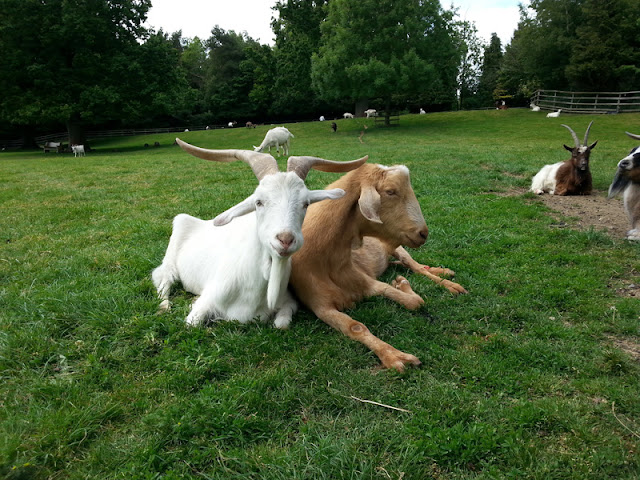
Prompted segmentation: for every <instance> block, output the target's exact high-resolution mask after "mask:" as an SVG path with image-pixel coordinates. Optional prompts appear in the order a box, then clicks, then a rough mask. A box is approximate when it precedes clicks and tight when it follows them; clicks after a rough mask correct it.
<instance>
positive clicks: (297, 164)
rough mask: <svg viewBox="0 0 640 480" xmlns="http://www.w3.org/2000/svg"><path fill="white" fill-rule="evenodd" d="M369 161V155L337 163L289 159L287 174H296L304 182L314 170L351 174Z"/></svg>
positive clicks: (322, 159)
mask: <svg viewBox="0 0 640 480" xmlns="http://www.w3.org/2000/svg"><path fill="white" fill-rule="evenodd" d="M368 159H369V155H366V156H364V157H362V158H359V159H358V160H352V161H351V162H336V161H333V160H325V159H324V158H319V157H289V160H288V161H287V172H294V173H295V174H296V175H298V176H299V177H300V178H301V179H302V180H304V179H306V178H307V174H308V173H309V170H311V169H312V168H313V169H314V170H320V171H321V172H349V171H351V170H355V169H356V168H358V167H359V166H361V165H363V164H364V163H365V162H366V161H367V160H368Z"/></svg>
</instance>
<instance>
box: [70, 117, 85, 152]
mask: <svg viewBox="0 0 640 480" xmlns="http://www.w3.org/2000/svg"><path fill="white" fill-rule="evenodd" d="M67 132H68V133H69V146H71V145H84V149H85V150H89V146H88V145H87V132H86V131H85V128H84V125H83V124H82V123H81V122H79V121H75V120H73V119H70V120H69V121H68V122H67Z"/></svg>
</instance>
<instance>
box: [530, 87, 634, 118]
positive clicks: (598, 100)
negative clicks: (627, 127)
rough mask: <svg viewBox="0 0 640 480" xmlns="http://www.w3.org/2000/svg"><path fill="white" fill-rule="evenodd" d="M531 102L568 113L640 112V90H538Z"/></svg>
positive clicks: (544, 107) (544, 108) (547, 108)
mask: <svg viewBox="0 0 640 480" xmlns="http://www.w3.org/2000/svg"><path fill="white" fill-rule="evenodd" d="M531 102H532V103H534V104H536V105H538V106H539V107H540V108H541V109H542V110H560V109H561V110H562V111H563V112H567V113H630V112H640V91H636V92H565V91H562V90H538V91H537V92H536V93H535V94H534V95H533V97H531Z"/></svg>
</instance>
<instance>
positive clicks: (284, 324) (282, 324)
mask: <svg viewBox="0 0 640 480" xmlns="http://www.w3.org/2000/svg"><path fill="white" fill-rule="evenodd" d="M289 325H291V318H276V319H275V320H274V322H273V326H274V327H276V328H279V329H280V330H286V329H287V328H289Z"/></svg>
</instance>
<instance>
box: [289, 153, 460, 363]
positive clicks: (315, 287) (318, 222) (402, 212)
mask: <svg viewBox="0 0 640 480" xmlns="http://www.w3.org/2000/svg"><path fill="white" fill-rule="evenodd" d="M327 188H342V189H343V190H345V191H346V195H345V196H344V197H343V198H342V199H340V200H336V201H334V202H332V203H331V204H329V203H328V202H324V203H326V204H324V205H323V202H321V203H318V204H315V205H311V206H310V207H309V209H308V212H307V216H306V219H305V222H304V224H303V227H302V231H303V235H304V238H305V244H304V246H303V247H302V248H301V249H300V250H299V251H298V252H297V253H296V254H295V255H294V256H293V257H292V261H293V264H292V272H291V278H290V285H291V286H292V287H293V289H294V291H295V293H296V294H297V296H298V298H299V300H300V301H302V303H304V304H305V305H306V306H307V307H308V308H309V309H311V310H312V311H313V312H314V313H315V314H316V315H317V316H318V317H319V318H320V319H321V320H323V321H325V322H326V323H327V324H329V325H331V326H332V327H334V328H335V329H337V330H340V331H341V332H342V333H344V334H345V335H347V336H348V337H349V338H352V339H353V340H357V341H359V342H361V343H363V344H364V345H366V346H367V347H369V348H370V349H371V350H372V351H373V352H374V353H375V354H376V355H378V357H379V358H380V360H381V361H382V364H383V366H384V367H387V368H395V369H396V370H399V371H402V370H403V369H404V367H405V365H407V364H412V365H419V364H420V360H418V358H417V357H415V356H414V355H410V354H407V353H404V352H401V351H400V350H397V349H396V348H394V347H392V346H391V345H389V344H388V343H386V342H383V341H382V340H380V339H379V338H377V337H376V336H375V335H373V334H372V333H371V332H370V331H369V329H368V328H367V327H366V326H365V325H364V324H362V323H360V322H357V321H355V320H353V319H352V318H351V317H349V316H348V315H346V314H345V313H343V312H342V310H344V309H347V308H350V307H352V306H354V305H355V303H356V302H358V301H360V300H362V299H363V298H365V297H369V296H374V295H382V296H384V297H386V298H389V299H391V300H394V301H396V302H398V303H401V304H402V305H404V306H405V307H407V308H409V309H412V310H413V309H417V308H419V307H420V306H421V305H422V304H423V303H424V300H423V299H422V298H421V297H420V296H419V295H417V294H416V293H415V292H414V291H413V290H412V289H411V286H410V285H409V282H408V281H407V280H406V279H405V278H404V277H401V276H398V277H397V278H396V279H395V280H394V281H393V282H392V283H391V285H389V284H386V283H383V282H380V281H378V280H377V277H378V276H379V275H380V274H381V273H382V272H384V270H385V269H386V268H387V266H388V265H389V256H393V257H395V258H396V259H397V260H398V261H399V262H400V263H402V264H403V265H405V266H407V267H408V268H410V269H411V270H413V271H414V272H416V273H420V274H423V275H426V276H427V277H429V278H430V279H432V280H434V281H436V282H437V283H439V284H442V285H443V286H444V287H445V288H447V289H448V290H449V291H451V292H452V293H464V292H465V289H464V288H462V287H461V286H460V285H458V284H457V283H453V282H450V281H448V280H444V279H442V278H440V277H439V276H437V275H442V274H453V272H452V271H451V270H448V269H435V268H433V269H430V270H429V268H428V267H426V266H424V265H421V264H419V263H418V262H416V261H415V260H413V259H412V258H411V257H410V256H409V254H408V253H407V252H406V250H404V248H402V247H401V245H406V246H409V247H419V246H420V245H422V244H423V243H424V241H425V240H426V237H427V234H428V229H427V225H426V223H425V222H424V218H423V216H422V212H421V211H420V206H419V204H418V201H417V199H416V198H415V194H414V192H413V189H412V188H411V184H410V181H409V175H408V170H407V169H406V168H405V167H391V168H388V167H381V166H378V165H370V164H365V165H363V166H362V167H360V168H358V169H357V170H354V171H352V172H350V173H348V174H347V175H345V176H343V177H342V178H340V179H339V180H338V181H336V182H334V183H333V184H332V185H330V186H329V187H327Z"/></svg>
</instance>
